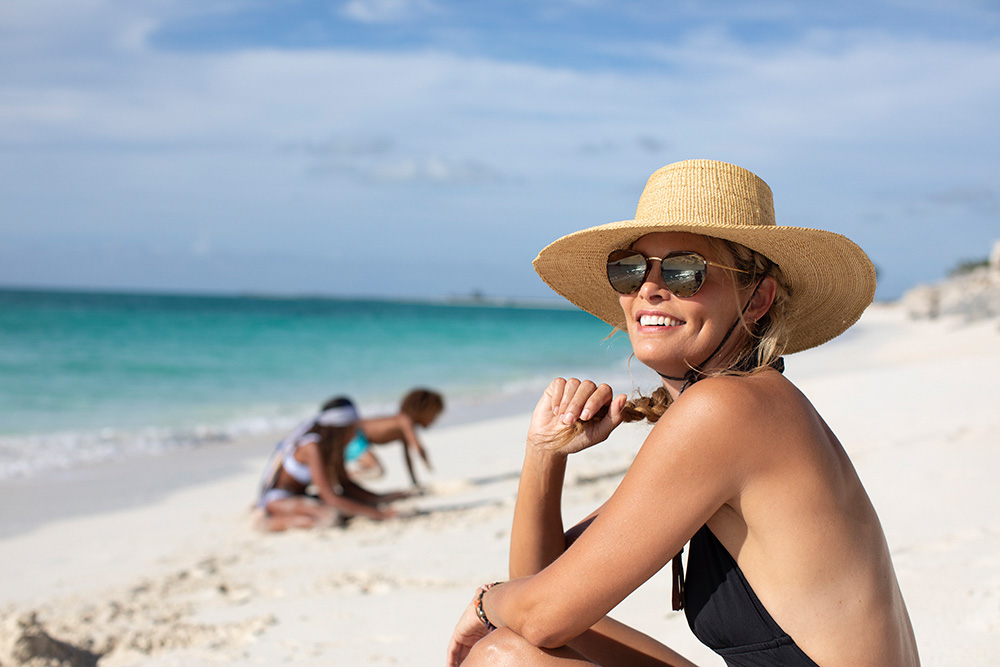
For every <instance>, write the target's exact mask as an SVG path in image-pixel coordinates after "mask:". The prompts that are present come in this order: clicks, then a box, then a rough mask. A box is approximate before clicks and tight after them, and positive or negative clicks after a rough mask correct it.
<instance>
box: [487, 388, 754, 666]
mask: <svg viewBox="0 0 1000 667" xmlns="http://www.w3.org/2000/svg"><path fill="white" fill-rule="evenodd" d="M715 384H716V383H713V382H710V381H708V380H706V381H703V382H702V383H699V385H698V386H697V387H693V388H692V389H691V390H689V391H688V392H687V393H686V394H685V397H684V400H683V401H677V402H676V403H675V404H674V405H673V406H672V407H671V409H670V411H668V413H667V414H665V415H664V417H663V418H661V419H660V421H659V423H658V424H657V425H656V426H655V427H654V429H653V431H652V432H651V433H650V436H649V437H648V438H647V440H646V442H645V443H644V444H643V446H642V448H641V449H640V451H639V453H638V455H637V456H636V459H635V461H634V462H633V464H632V466H631V468H630V469H629V472H628V473H627V474H626V476H625V478H624V479H623V481H622V483H621V485H620V486H619V487H618V489H617V490H616V491H615V493H614V495H613V496H612V497H611V499H610V500H609V501H608V503H607V504H606V505H605V507H604V508H603V509H602V511H601V513H600V514H599V515H598V516H597V517H596V518H595V519H594V521H593V523H592V524H591V525H590V527H589V528H587V530H586V532H584V533H583V534H582V535H580V537H579V538H578V539H577V541H576V542H575V543H574V544H573V545H572V546H571V547H570V548H569V549H568V550H567V551H566V552H565V553H564V554H563V555H562V556H560V557H558V558H557V559H556V560H555V561H554V562H553V563H552V564H551V565H549V566H548V567H546V568H545V569H543V570H542V571H541V572H539V573H538V574H537V575H534V576H529V577H524V578H521V579H517V580H515V581H512V582H510V583H508V584H504V585H502V586H497V587H494V588H493V589H490V590H489V591H487V593H486V594H485V595H484V597H483V609H484V611H485V613H486V615H487V617H488V618H489V620H490V621H491V622H492V623H493V624H494V625H497V626H500V625H506V626H508V627H510V629H511V630H513V631H514V632H516V633H518V634H519V635H521V636H522V637H524V638H525V639H526V640H527V641H528V642H530V643H531V644H533V645H535V646H539V647H550V648H551V647H556V646H561V645H564V644H566V643H567V642H569V641H570V640H573V639H574V638H576V637H578V636H580V635H581V634H582V633H584V632H585V631H586V630H587V629H588V628H591V627H592V626H594V625H595V624H596V623H597V622H598V621H600V620H601V619H602V618H603V617H604V616H605V615H606V614H607V613H608V611H610V610H611V609H612V608H613V607H614V606H615V605H617V604H618V603H619V602H621V600H623V599H624V598H625V597H626V596H628V595H629V594H630V593H632V591H634V590H635V589H636V588H638V587H639V585H641V584H642V583H643V582H644V581H646V580H647V579H648V578H649V577H651V576H652V575H653V574H655V573H656V572H657V571H658V570H659V569H660V568H662V567H663V566H664V565H665V564H666V563H667V562H668V561H669V559H670V558H671V557H672V556H673V555H674V554H675V553H677V551H678V550H679V549H680V548H681V546H683V544H684V543H685V542H686V541H687V539H688V538H689V537H690V536H691V535H693V534H694V533H695V532H696V531H697V529H698V528H699V527H701V526H702V525H703V524H704V523H705V522H707V521H708V519H709V518H710V517H711V516H712V515H713V514H715V512H717V511H718V510H719V508H721V507H722V506H723V505H724V504H726V503H727V502H730V501H731V500H733V499H736V498H738V496H739V493H740V489H741V487H742V484H743V483H744V482H745V480H746V479H747V478H748V477H749V476H750V475H751V474H752V469H751V464H752V457H749V456H747V455H746V454H745V453H744V452H743V448H742V445H743V444H744V443H743V442H742V438H741V437H740V436H741V432H742V430H743V429H744V428H752V423H751V422H752V418H751V416H749V415H744V414H741V413H740V411H733V410H731V409H730V408H729V407H728V404H727V402H726V401H725V400H720V399H723V398H725V397H721V396H718V395H716V392H715V391H714V390H713V389H712V387H713V386H714V385H715ZM696 389H697V391H696ZM748 424H749V426H748Z"/></svg>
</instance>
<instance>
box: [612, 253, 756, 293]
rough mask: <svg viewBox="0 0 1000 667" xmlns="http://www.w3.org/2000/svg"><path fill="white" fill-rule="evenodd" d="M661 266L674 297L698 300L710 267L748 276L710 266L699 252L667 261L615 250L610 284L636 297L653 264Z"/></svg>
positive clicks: (735, 269)
mask: <svg viewBox="0 0 1000 667" xmlns="http://www.w3.org/2000/svg"><path fill="white" fill-rule="evenodd" d="M654 259H655V260H656V261H658V262H659V263H660V276H661V277H662V278H663V284H664V285H665V286H666V288H667V289H668V290H670V293H671V294H673V295H674V296H679V297H682V298H684V297H689V296H694V295H695V294H697V293H698V290H700V289H701V286H702V285H704V284H705V274H706V272H707V271H708V266H709V265H712V266H717V267H719V268H720V269H726V270H729V271H739V272H740V273H747V272H746V271H743V270H742V269H737V268H735V267H732V266H726V265H724V264H716V263H715V262H710V261H708V260H707V259H705V258H704V257H702V256H701V255H699V254H698V253H696V252H692V251H687V250H682V251H679V252H672V253H670V254H669V255H667V256H666V257H646V256H645V255H643V254H642V253H641V252H639V251H638V250H613V251H611V254H610V255H608V282H609V283H611V286H612V287H613V288H614V289H615V291H616V292H618V293H619V294H632V293H633V292H635V291H637V290H638V289H639V288H640V287H642V284H643V283H644V282H646V277H647V276H648V275H649V272H650V270H651V269H652V262H653V260H654Z"/></svg>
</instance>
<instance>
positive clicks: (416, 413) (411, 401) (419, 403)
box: [399, 387, 444, 420]
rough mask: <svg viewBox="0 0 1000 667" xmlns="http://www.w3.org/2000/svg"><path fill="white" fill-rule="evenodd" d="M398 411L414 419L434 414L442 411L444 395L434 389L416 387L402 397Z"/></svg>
mask: <svg viewBox="0 0 1000 667" xmlns="http://www.w3.org/2000/svg"><path fill="white" fill-rule="evenodd" d="M399 411H400V412H402V413H403V414H405V415H408V416H409V417H410V418H412V419H416V420H419V419H420V418H421V417H432V416H436V415H438V414H440V413H442V412H444V397H443V396H441V394H439V393H437V392H436V391H432V390H430V389H423V388H420V387H418V388H417V389H413V390H411V391H410V392H409V393H407V394H406V396H404V397H403V402H402V404H401V405H400V406H399Z"/></svg>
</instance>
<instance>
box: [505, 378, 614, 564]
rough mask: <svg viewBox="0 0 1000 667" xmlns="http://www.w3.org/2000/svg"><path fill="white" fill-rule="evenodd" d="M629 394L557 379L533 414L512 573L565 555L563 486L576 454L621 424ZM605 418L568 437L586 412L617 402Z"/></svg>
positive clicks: (516, 521)
mask: <svg viewBox="0 0 1000 667" xmlns="http://www.w3.org/2000/svg"><path fill="white" fill-rule="evenodd" d="M624 398H625V397H624V396H619V397H618V398H617V399H615V400H613V393H612V391H611V387H609V386H608V385H600V386H598V385H595V384H594V383H593V382H589V381H586V382H581V381H579V380H576V379H570V380H564V379H562V378H557V379H555V380H553V381H552V382H551V383H550V384H549V387H548V388H547V389H546V390H545V393H544V394H543V395H542V398H541V399H540V400H539V402H538V404H537V405H536V406H535V411H534V412H533V413H532V418H531V425H530V426H529V428H528V438H527V442H526V445H525V452H524V464H523V466H522V468H521V478H520V482H519V484H518V490H517V502H516V504H515V507H514V523H513V526H512V528H511V539H510V565H509V569H510V577H511V578H512V579H516V578H518V577H524V576H528V575H532V574H536V573H538V572H540V571H541V570H542V569H544V568H545V567H546V566H547V565H549V564H550V563H551V562H552V561H554V560H555V559H556V558H558V557H559V556H560V555H562V553H563V551H565V549H566V537H565V536H564V534H563V521H562V487H563V482H564V478H565V474H566V460H567V457H568V456H569V454H570V453H572V452H577V451H580V450H582V449H585V448H587V447H590V446H592V445H594V444H596V443H598V442H601V441H603V440H605V439H606V438H607V436H608V435H609V434H610V433H611V431H612V430H613V429H614V428H615V427H617V426H618V424H620V423H621V408H622V405H623V404H624ZM612 402H613V405H612V409H611V410H609V412H608V414H607V416H605V417H604V418H603V419H600V420H596V421H597V423H595V424H591V425H590V426H589V429H588V430H586V431H584V432H583V433H581V434H580V435H578V436H577V437H576V438H573V439H572V440H568V441H567V440H566V438H565V436H566V434H567V433H568V430H567V429H569V428H570V427H571V425H572V424H573V422H575V421H576V420H577V419H578V418H580V417H581V416H583V417H584V419H589V418H591V417H592V416H593V415H594V414H597V412H598V411H599V410H600V409H601V408H603V407H605V406H607V405H608V403H612Z"/></svg>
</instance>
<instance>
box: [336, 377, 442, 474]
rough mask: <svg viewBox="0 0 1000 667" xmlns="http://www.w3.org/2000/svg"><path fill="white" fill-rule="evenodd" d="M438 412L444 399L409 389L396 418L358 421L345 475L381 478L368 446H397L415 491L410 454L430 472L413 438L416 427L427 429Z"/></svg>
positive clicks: (424, 452) (346, 456)
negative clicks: (401, 449)
mask: <svg viewBox="0 0 1000 667" xmlns="http://www.w3.org/2000/svg"><path fill="white" fill-rule="evenodd" d="M442 412H444V397H442V396H441V394H439V393H437V392H435V391H431V390H429V389H413V390H412V391H410V392H409V393H407V394H406V396H404V397H403V401H402V403H401V404H400V407H399V413H398V414H395V415H387V416H385V417H374V418H371V419H362V420H361V421H359V422H358V429H357V432H356V433H355V435H354V439H353V440H351V442H350V443H349V444H348V445H347V449H346V450H345V452H344V460H345V461H346V462H347V464H348V473H350V474H353V475H356V476H358V477H372V478H374V477H381V476H383V475H384V474H385V468H383V467H382V464H381V463H380V462H379V460H378V459H377V458H376V457H375V454H374V452H372V445H385V444H389V443H393V442H399V443H401V444H402V445H403V454H404V456H405V457H406V468H407V470H408V471H409V473H410V479H411V480H412V481H413V485H414V486H415V487H419V486H420V484H419V482H417V476H416V474H415V473H414V470H413V458H412V456H411V452H412V453H414V454H416V455H417V456H419V457H420V458H421V460H423V462H424V465H426V466H427V469H428V470H431V469H432V468H431V462H430V459H429V458H428V456H427V450H425V449H424V447H423V445H422V444H421V442H420V439H419V438H417V431H416V427H417V426H422V427H424V428H427V427H429V426H430V425H431V424H433V423H434V421H435V420H436V419H437V418H438V417H439V416H440V415H441V413H442Z"/></svg>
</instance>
